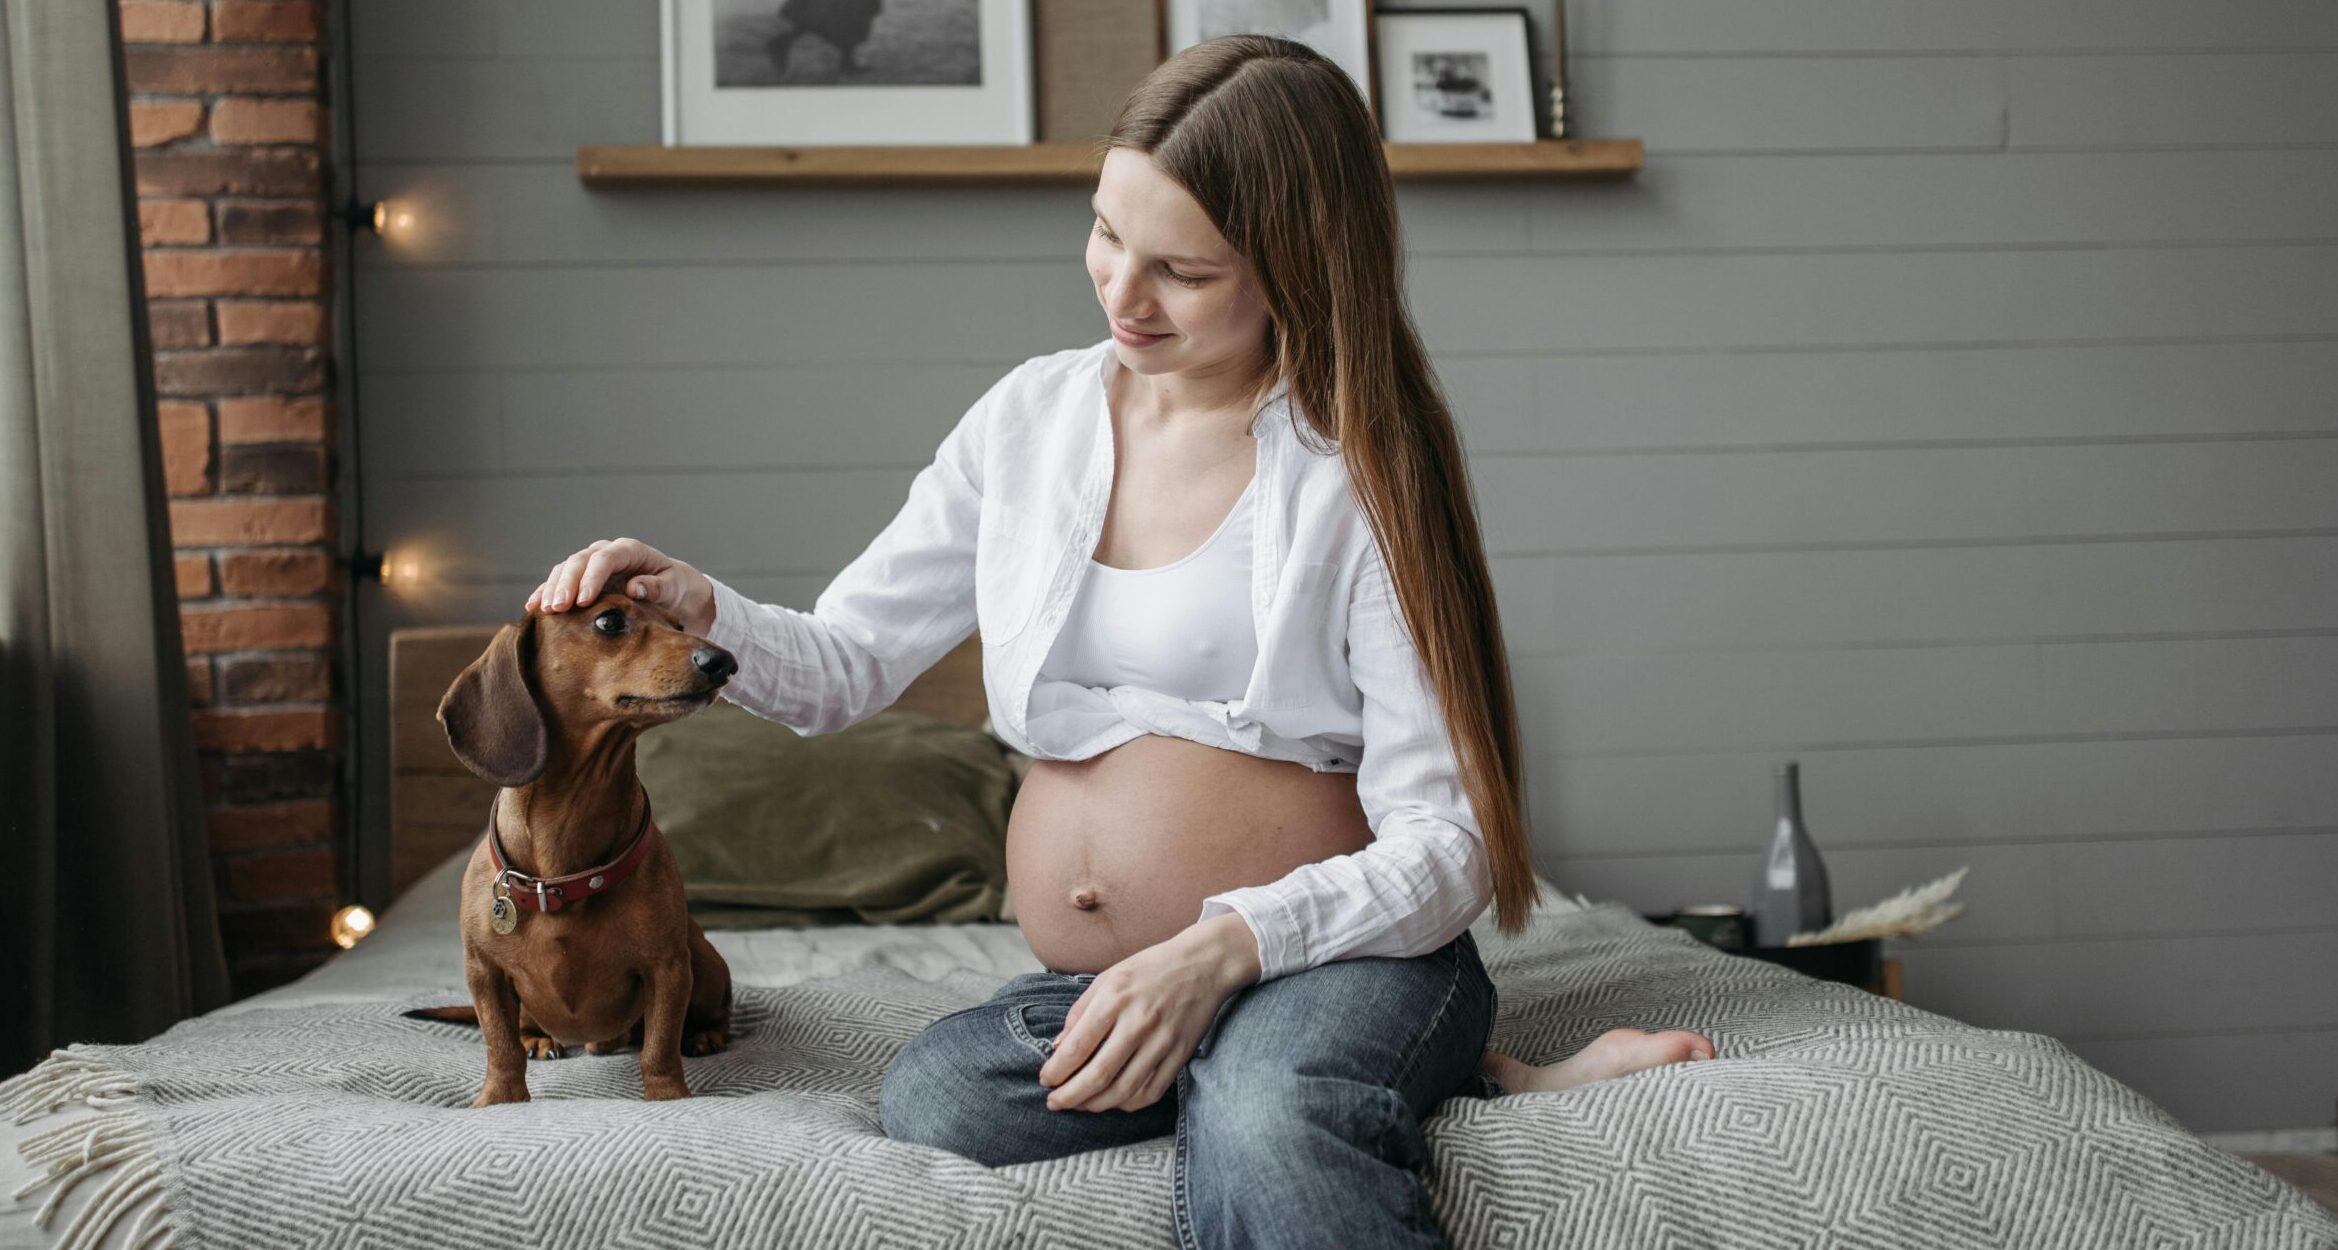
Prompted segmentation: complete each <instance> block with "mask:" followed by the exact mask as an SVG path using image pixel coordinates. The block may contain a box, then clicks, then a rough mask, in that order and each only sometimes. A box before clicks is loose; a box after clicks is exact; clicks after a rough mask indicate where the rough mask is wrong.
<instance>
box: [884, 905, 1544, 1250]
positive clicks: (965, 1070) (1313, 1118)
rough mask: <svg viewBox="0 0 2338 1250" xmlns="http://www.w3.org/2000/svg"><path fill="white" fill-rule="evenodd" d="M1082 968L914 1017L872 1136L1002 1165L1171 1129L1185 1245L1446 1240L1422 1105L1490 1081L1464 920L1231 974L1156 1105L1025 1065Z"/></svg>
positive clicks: (1042, 1051)
mask: <svg viewBox="0 0 2338 1250" xmlns="http://www.w3.org/2000/svg"><path fill="white" fill-rule="evenodd" d="M1095 979H1096V974H1095V973H1092V972H1053V971H1048V972H1026V973H1023V974H1021V975H1020V976H1016V977H1013V978H1010V979H1009V980H1008V981H1007V982H1006V983H1005V984H1004V985H1001V986H1000V987H999V988H998V991H997V992H996V993H994V994H992V995H991V996H990V998H989V999H988V1000H987V1001H985V1002H982V1003H980V1004H978V1005H976V1006H973V1007H967V1008H964V1009H962V1010H959V1011H954V1012H951V1013H950V1014H949V1015H946V1016H943V1017H942V1018H941V1019H939V1020H936V1021H934V1022H933V1023H932V1024H931V1025H928V1026H927V1027H926V1028H925V1030H924V1031H923V1032H920V1033H919V1034H918V1035H917V1036H916V1037H913V1038H911V1039H910V1041H909V1044H908V1045H907V1046H905V1047H903V1048H902V1050H901V1053H900V1054H899V1055H897V1056H895V1057H894V1059H893V1062H892V1064H891V1066H890V1067H888V1068H887V1069H886V1071H885V1082H884V1087H883V1089H882V1090H881V1091H880V1092H879V1095H878V1111H879V1115H880V1116H881V1118H882V1120H883V1123H884V1127H885V1133H886V1135H887V1136H889V1137H892V1138H894V1139H896V1140H900V1141H909V1142H917V1143H920V1144H923V1145H929V1146H937V1147H940V1148H941V1149H944V1150H948V1151H951V1152H953V1153H955V1154H960V1155H964V1156H965V1157H967V1158H969V1159H973V1160H975V1161H976V1162H979V1163H982V1164H984V1165H986V1166H989V1167H1000V1166H1003V1165H1005V1164H1010V1163H1026V1162H1030V1161H1033V1160H1038V1159H1054V1158H1059V1157H1061V1156H1064V1155H1070V1154H1078V1153H1080V1152H1082V1151H1087V1150H1099V1149H1103V1148H1105V1147H1110V1146H1118V1145H1124V1144H1126V1143H1130V1142H1137V1141H1144V1140H1147V1139H1149V1138H1154V1137H1160V1136H1163V1135H1166V1134H1169V1133H1175V1134H1176V1135H1177V1146H1176V1166H1175V1178H1174V1181H1173V1184H1174V1185H1175V1192H1174V1194H1173V1195H1172V1202H1171V1209H1172V1210H1173V1212H1174V1213H1175V1217H1176V1222H1177V1238H1178V1243H1179V1244H1180V1245H1181V1246H1183V1247H1185V1250H1231V1248H1233V1247H1249V1246H1273V1247H1295V1246H1336V1247H1356V1246H1422V1247H1430V1246H1436V1247H1441V1246H1443V1245H1444V1244H1445V1241H1444V1236H1443V1234H1442V1233H1441V1232H1440V1231H1439V1229H1438V1227H1437V1223H1436V1220H1435V1217H1434V1215H1433V1213H1432V1211H1431V1208H1430V1203H1429V1193H1428V1188H1427V1186H1426V1185H1425V1184H1424V1182H1423V1180H1422V1177H1421V1174H1420V1173H1421V1171H1422V1169H1423V1167H1424V1166H1425V1164H1426V1161H1427V1160H1426V1154H1425V1151H1424V1148H1423V1143H1422V1139H1421V1130H1420V1121H1421V1120H1422V1119H1423V1118H1425V1117H1426V1116H1428V1115H1429V1114H1430V1113H1431V1112H1432V1111H1434V1110H1435V1109H1436V1108H1437V1105H1438V1104H1439V1103H1441V1102H1443V1101H1444V1100H1445V1099H1447V1098H1450V1097H1454V1096H1457V1095H1468V1096H1473V1097H1492V1096H1495V1095H1497V1094H1499V1093H1501V1087H1500V1086H1499V1085H1497V1084H1495V1083H1494V1081H1493V1080H1492V1078H1490V1077H1487V1076H1485V1075H1484V1074H1482V1073H1480V1072H1479V1071H1478V1060H1479V1057H1480V1056H1481V1054H1482V1053H1483V1052H1484V1050H1485V1048H1486V1044H1487V1042H1488V1041H1489V1040H1490V1038H1491V1036H1492V1034H1493V1028H1494V1005H1495V997H1494V983H1493V981H1492V980H1491V979H1490V978H1489V977H1487V975H1486V969H1485V965H1484V964H1483V963H1481V962H1480V961H1479V959H1478V949H1477V939H1476V938H1475V936H1473V935H1472V934H1470V933H1468V932H1466V931H1465V932H1463V933H1462V935H1461V936H1460V937H1457V938H1455V939H1454V940H1452V941H1451V942H1448V943H1446V944H1445V945H1444V946H1442V947H1439V948H1438V949H1437V950H1434V951H1431V952H1430V953H1428V954H1426V955H1420V956H1416V957H1413V958H1410V959H1390V958H1383V957H1379V956H1360V957H1357V958H1353V959H1339V960H1333V961H1332V962H1330V963H1325V964H1318V965H1317V966H1315V967H1313V968H1309V969H1306V970H1304V971H1300V972H1294V973H1291V974H1290V975H1288V976H1282V977H1276V978H1275V979H1273V980H1271V981H1262V982H1259V983H1257V984H1255V985H1250V986H1245V987H1244V988H1242V989H1241V990H1238V991H1236V992H1235V993H1234V994H1233V995H1231V996H1229V997H1228V998H1227V999H1226V1001H1225V1003H1224V1004H1223V1005H1221V1006H1220V1007H1219V1008H1218V1014H1217V1015H1216V1016H1215V1017H1214V1018H1213V1019H1212V1020H1211V1021H1210V1024H1209V1027H1208V1029H1207V1030H1206V1031H1204V1033H1203V1034H1202V1038H1201V1042H1200V1044H1199V1045H1198V1046H1197V1047H1196V1049H1195V1051H1194V1053H1193V1055H1192V1056H1191V1057H1190V1058H1189V1059H1187V1060H1186V1063H1185V1066H1184V1067H1182V1068H1180V1069H1178V1072H1177V1080H1176V1083H1175V1084H1174V1086H1172V1087H1171V1088H1170V1089H1168V1090H1166V1091H1164V1092H1163V1093H1162V1095H1161V1097H1160V1099H1159V1100H1158V1101H1156V1102H1154V1103H1153V1104H1152V1105H1150V1106H1146V1107H1140V1108H1138V1109H1136V1110H1134V1111H1129V1110H1123V1109H1120V1108H1114V1109H1111V1110H1106V1111H1082V1110H1065V1111H1050V1110H1049V1109H1048V1108H1047V1094H1048V1089H1047V1087H1046V1086H1043V1085H1041V1084H1040V1083H1039V1066H1040V1064H1042V1063H1044V1062H1046V1060H1047V1055H1048V1052H1047V1045H1048V1043H1049V1042H1050V1041H1051V1040H1053V1039H1054V1037H1055V1036H1056V1034H1057V1033H1058V1032H1059V1031H1061V1030H1062V1028H1063V1020H1064V1014H1065V1012H1067V1011H1069V1010H1070V1008H1071V1005H1072V1003H1073V1001H1074V1000H1076V999H1077V998H1079V996H1080V994H1081V993H1082V992H1083V991H1085V990H1086V989H1087V988H1088V983H1089V982H1091V981H1093V980H1095Z"/></svg>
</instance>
